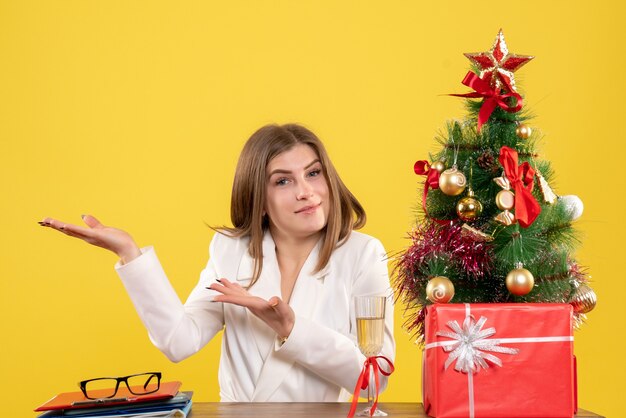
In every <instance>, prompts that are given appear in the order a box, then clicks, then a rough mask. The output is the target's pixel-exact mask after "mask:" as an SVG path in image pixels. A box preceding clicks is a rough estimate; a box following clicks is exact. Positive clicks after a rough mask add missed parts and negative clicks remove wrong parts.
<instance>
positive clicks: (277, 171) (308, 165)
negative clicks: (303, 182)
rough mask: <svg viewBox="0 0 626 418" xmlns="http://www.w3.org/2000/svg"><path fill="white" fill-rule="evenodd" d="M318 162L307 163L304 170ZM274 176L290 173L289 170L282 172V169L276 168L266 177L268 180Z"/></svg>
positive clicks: (317, 160)
mask: <svg viewBox="0 0 626 418" xmlns="http://www.w3.org/2000/svg"><path fill="white" fill-rule="evenodd" d="M319 162H320V160H319V159H316V160H313V161H311V162H310V163H308V164H307V165H306V167H304V169H305V170H306V169H308V168H309V167H311V166H312V165H313V164H315V163H319ZM274 174H291V171H289V170H284V169H282V168H277V169H276V170H272V172H271V173H269V174H268V175H267V177H268V178H270V177H272V176H273V175H274Z"/></svg>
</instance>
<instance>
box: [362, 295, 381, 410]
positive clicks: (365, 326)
mask: <svg viewBox="0 0 626 418" xmlns="http://www.w3.org/2000/svg"><path fill="white" fill-rule="evenodd" d="M386 301H387V297H386V296H357V297H356V298H355V307H356V329H357V338H358V342H359V350H361V353H363V355H364V356H365V357H374V356H377V355H378V354H380V351H381V350H382V349H383V341H384V339H385V304H386ZM375 390H376V384H375V383H374V376H373V375H370V376H369V385H368V386H367V404H368V407H367V409H365V410H363V411H361V412H359V413H357V414H356V415H358V416H375V417H384V416H387V413H385V412H383V411H381V410H380V409H378V408H376V410H375V411H374V413H373V414H371V409H372V406H373V404H374V398H375V397H376V393H374V391H375Z"/></svg>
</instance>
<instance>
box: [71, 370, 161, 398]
mask: <svg viewBox="0 0 626 418" xmlns="http://www.w3.org/2000/svg"><path fill="white" fill-rule="evenodd" d="M142 375H146V376H150V377H149V378H148V380H147V381H146V383H145V384H144V388H145V387H146V386H148V385H149V384H150V382H151V381H152V379H153V378H154V377H156V379H157V381H156V389H154V390H150V391H147V392H141V393H135V392H133V390H132V389H131V387H130V385H129V384H128V379H130V378H131V377H136V376H142ZM96 380H115V381H116V384H115V391H114V392H113V394H112V395H111V396H101V397H98V398H92V397H90V396H89V395H87V383H89V382H93V381H96ZM122 382H124V383H125V384H126V387H127V388H128V391H129V392H130V393H132V394H133V395H148V394H150V393H154V392H157V391H158V390H159V388H160V387H161V372H146V373H137V374H130V375H128V376H124V377H98V378H95V379H87V380H83V381H81V382H79V383H78V386H79V387H80V390H81V392H83V395H85V398H87V399H109V398H112V397H114V396H115V395H117V391H118V390H119V388H120V383H122Z"/></svg>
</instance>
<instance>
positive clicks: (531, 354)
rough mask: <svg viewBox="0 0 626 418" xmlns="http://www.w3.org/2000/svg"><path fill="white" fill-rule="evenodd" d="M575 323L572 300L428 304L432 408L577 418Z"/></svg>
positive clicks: (461, 413) (452, 413)
mask: <svg viewBox="0 0 626 418" xmlns="http://www.w3.org/2000/svg"><path fill="white" fill-rule="evenodd" d="M572 325H573V322H572V307H571V305H569V304H557V303H555V304H551V303H511V304H508V303H507V304H505V303H500V304H495V303H494V304H435V305H431V306H429V307H428V308H427V314H426V346H425V350H424V369H423V379H422V390H423V400H424V409H425V410H426V413H427V414H428V415H430V416H434V417H438V418H456V417H477V418H478V417H490V418H496V417H497V418H505V417H506V418H511V417H542V418H549V417H572V416H573V415H574V414H575V413H576V378H575V363H574V347H573V341H574V337H573V336H572V330H573V326H572ZM446 366H447V367H446Z"/></svg>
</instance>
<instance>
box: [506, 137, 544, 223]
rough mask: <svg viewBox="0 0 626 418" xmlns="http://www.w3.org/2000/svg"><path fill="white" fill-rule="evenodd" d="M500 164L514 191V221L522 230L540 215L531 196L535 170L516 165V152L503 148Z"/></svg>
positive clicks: (528, 165) (525, 164)
mask: <svg viewBox="0 0 626 418" xmlns="http://www.w3.org/2000/svg"><path fill="white" fill-rule="evenodd" d="M499 160H500V164H502V167H503V168H504V174H505V175H506V178H507V179H508V180H509V182H510V183H511V187H512V188H513V190H514V191H515V219H517V220H518V221H519V224H520V225H521V226H522V227H523V228H528V227H529V226H530V225H531V224H532V223H533V222H534V221H535V219H536V218H537V216H538V215H539V214H540V213H541V206H539V203H538V202H537V200H535V198H534V197H533V195H532V193H531V192H532V191H533V185H534V177H535V170H533V168H532V167H531V166H530V164H528V162H525V163H524V164H522V165H520V166H518V165H517V151H515V150H514V149H513V148H509V147H507V146H503V147H502V148H500V157H499Z"/></svg>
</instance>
